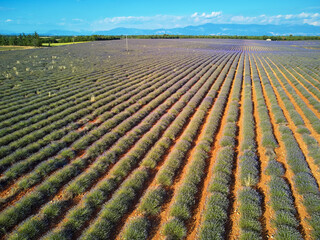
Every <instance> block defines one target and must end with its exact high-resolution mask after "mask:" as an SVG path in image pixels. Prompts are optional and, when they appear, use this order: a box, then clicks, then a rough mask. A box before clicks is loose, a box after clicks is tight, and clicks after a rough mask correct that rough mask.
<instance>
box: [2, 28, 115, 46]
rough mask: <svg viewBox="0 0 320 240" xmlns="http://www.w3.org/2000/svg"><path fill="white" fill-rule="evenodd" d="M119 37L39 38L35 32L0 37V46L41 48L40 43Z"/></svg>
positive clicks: (101, 39)
mask: <svg viewBox="0 0 320 240" xmlns="http://www.w3.org/2000/svg"><path fill="white" fill-rule="evenodd" d="M119 39H120V36H103V35H91V36H52V37H40V36H39V34H37V33H36V32H35V33H34V34H24V33H22V34H20V35H0V45H12V46H34V47H41V46H42V43H67V42H82V41H103V40H119Z"/></svg>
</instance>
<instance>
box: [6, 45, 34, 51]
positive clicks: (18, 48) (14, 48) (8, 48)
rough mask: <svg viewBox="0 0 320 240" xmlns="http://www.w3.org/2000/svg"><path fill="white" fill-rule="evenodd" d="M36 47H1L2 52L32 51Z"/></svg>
mask: <svg viewBox="0 0 320 240" xmlns="http://www.w3.org/2000/svg"><path fill="white" fill-rule="evenodd" d="M32 48H34V47H30V46H0V51H12V50H24V49H32Z"/></svg>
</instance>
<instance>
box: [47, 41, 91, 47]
mask: <svg viewBox="0 0 320 240" xmlns="http://www.w3.org/2000/svg"><path fill="white" fill-rule="evenodd" d="M85 42H87V41H83V42H66V43H50V46H51V47H57V46H63V45H69V44H78V43H85ZM42 46H44V47H48V46H49V43H42Z"/></svg>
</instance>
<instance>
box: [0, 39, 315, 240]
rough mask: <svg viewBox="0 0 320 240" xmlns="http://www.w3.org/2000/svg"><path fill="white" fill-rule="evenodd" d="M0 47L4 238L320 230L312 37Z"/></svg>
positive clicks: (232, 235) (0, 220) (309, 234)
mask: <svg viewBox="0 0 320 240" xmlns="http://www.w3.org/2000/svg"><path fill="white" fill-rule="evenodd" d="M128 48H129V51H126V44H125V40H113V41H96V42H87V43H81V44H75V45H66V46H60V47H51V48H41V49H27V50H16V51H5V52H0V102H1V103H0V174H1V175H0V238H1V239H52V240H54V239H59V240H60V239H70V240H71V239H92V240H93V239H94V240H96V239H188V240H193V239H243V240H247V239H254V240H257V239H270V238H273V239H281V240H288V239H290V240H291V239H320V188H319V183H320V170H319V169H320V42H319V41H295V42H293V41H279V42H277V41H271V42H267V41H258V40H236V39H234V40H231V39H230V40H223V39H168V40H157V39H129V42H128Z"/></svg>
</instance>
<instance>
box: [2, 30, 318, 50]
mask: <svg viewBox="0 0 320 240" xmlns="http://www.w3.org/2000/svg"><path fill="white" fill-rule="evenodd" d="M123 37H124V36H123V35H120V36H106V35H90V36H52V37H40V36H39V35H38V34H37V33H36V32H35V33H34V34H27V35H26V34H24V33H23V34H20V35H0V45H14V46H35V47H40V46H41V45H42V43H67V42H82V41H103V40H119V39H121V38H123ZM128 38H132V39H133V38H134V39H183V38H212V39H252V40H253V39H255V40H266V39H271V40H273V41H294V40H320V36H292V35H290V36H237V35H232V36H227V35H170V34H162V35H129V36H128Z"/></svg>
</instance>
